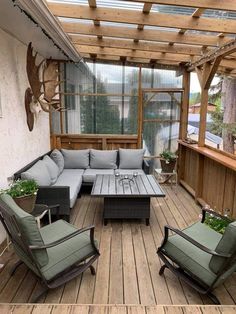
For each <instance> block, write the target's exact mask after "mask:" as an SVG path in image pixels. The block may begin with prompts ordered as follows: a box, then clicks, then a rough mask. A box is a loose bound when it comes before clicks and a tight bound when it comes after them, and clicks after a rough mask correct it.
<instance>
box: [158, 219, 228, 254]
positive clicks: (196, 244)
mask: <svg viewBox="0 0 236 314" xmlns="http://www.w3.org/2000/svg"><path fill="white" fill-rule="evenodd" d="M164 228H165V238H164V240H163V243H162V245H161V247H163V246H164V244H165V243H166V242H167V240H168V237H169V230H171V231H173V232H174V233H176V234H178V235H179V236H180V237H182V238H184V239H185V240H186V241H188V242H190V243H191V244H192V245H194V246H196V247H198V248H199V249H200V250H202V251H204V252H206V253H208V254H211V255H214V256H219V257H226V258H229V257H231V254H220V253H217V252H215V251H213V250H211V249H209V248H207V247H206V246H204V245H202V244H200V243H199V242H197V241H195V240H194V239H193V238H191V237H189V236H188V235H187V234H185V233H184V232H182V231H180V230H178V229H175V228H173V227H171V226H168V225H166V226H165V227H164Z"/></svg>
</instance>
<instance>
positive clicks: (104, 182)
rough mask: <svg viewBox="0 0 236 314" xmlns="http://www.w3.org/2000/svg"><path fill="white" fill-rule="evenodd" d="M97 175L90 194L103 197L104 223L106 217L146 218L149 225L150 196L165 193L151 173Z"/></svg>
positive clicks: (105, 222)
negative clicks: (117, 175)
mask: <svg viewBox="0 0 236 314" xmlns="http://www.w3.org/2000/svg"><path fill="white" fill-rule="evenodd" d="M127 177H128V178H125V176H123V175H121V176H119V177H116V176H115V175H97V176H96V179H95V182H94V184H93V188H92V192H91V195H92V196H98V197H104V212H103V218H104V224H105V225H106V224H107V220H108V219H146V225H149V219H150V198H151V197H164V196H165V194H164V192H163V191H162V189H161V187H160V186H159V184H158V182H157V180H156V179H155V177H154V176H153V175H138V176H137V177H133V176H132V175H129V176H127Z"/></svg>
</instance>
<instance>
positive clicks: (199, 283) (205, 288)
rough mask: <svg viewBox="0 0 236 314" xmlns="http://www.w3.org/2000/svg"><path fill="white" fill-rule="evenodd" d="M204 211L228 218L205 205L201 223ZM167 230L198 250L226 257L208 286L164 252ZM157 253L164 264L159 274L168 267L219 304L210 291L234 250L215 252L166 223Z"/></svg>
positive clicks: (233, 257) (232, 256) (230, 260)
mask: <svg viewBox="0 0 236 314" xmlns="http://www.w3.org/2000/svg"><path fill="white" fill-rule="evenodd" d="M206 213H209V214H212V215H214V216H217V217H219V218H221V219H224V220H228V218H226V217H225V216H222V215H220V214H218V213H216V212H214V211H212V210H210V209H209V207H208V206H206V207H203V208H202V220H201V223H204V221H205V217H206ZM169 230H170V231H172V232H174V233H176V234H178V235H179V236H181V237H182V238H184V239H185V240H187V241H188V242H190V243H191V244H193V245H194V246H196V247H198V248H199V249H200V250H202V251H204V252H206V253H208V254H211V255H212V256H219V257H224V258H226V261H225V262H224V263H223V264H222V266H221V267H220V270H219V271H218V273H217V276H216V279H215V280H214V281H213V282H212V284H211V285H210V286H208V285H206V284H205V283H204V282H202V281H201V280H200V279H199V278H198V277H196V276H195V275H194V274H192V273H191V272H190V271H189V270H187V269H184V268H181V267H180V266H178V261H176V260H175V259H173V257H170V256H168V254H167V253H166V252H165V250H164V249H163V247H164V246H165V244H166V242H167V241H168V237H169ZM157 254H158V256H159V257H160V258H161V260H162V261H163V262H164V265H162V267H161V268H160V271H159V275H160V276H161V275H163V273H164V271H165V268H168V269H169V270H171V271H172V272H173V273H174V274H175V275H176V276H178V277H179V278H180V279H182V280H183V281H185V282H186V283H187V284H189V285H190V286H191V287H193V288H194V289H195V290H197V291H198V292H199V293H201V294H205V295H207V296H208V297H209V298H210V299H211V300H212V301H213V302H214V303H215V304H220V301H219V299H218V298H217V297H216V296H215V295H214V294H213V293H212V291H213V289H214V284H215V283H216V282H217V280H218V279H219V277H220V276H221V275H222V274H223V273H224V272H225V269H226V268H227V267H228V266H230V264H231V262H232V261H233V260H234V259H235V258H236V252H235V253H234V254H221V253H217V252H215V251H212V250H210V249H208V248H207V247H205V246H203V245H201V244H200V243H198V242H197V241H195V240H194V239H192V238H191V237H189V236H188V235H186V234H185V233H183V232H182V231H180V230H178V229H175V228H173V227H171V226H168V225H166V226H165V227H164V239H163V241H162V244H161V246H160V247H159V248H158V250H157ZM169 259H170V260H171V261H169ZM171 262H173V263H174V264H175V265H176V266H175V265H173V263H171Z"/></svg>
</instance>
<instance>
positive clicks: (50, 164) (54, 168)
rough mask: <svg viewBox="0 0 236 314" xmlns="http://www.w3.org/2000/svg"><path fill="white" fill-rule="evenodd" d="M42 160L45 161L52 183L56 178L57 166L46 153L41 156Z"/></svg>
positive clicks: (57, 173) (57, 174)
mask: <svg viewBox="0 0 236 314" xmlns="http://www.w3.org/2000/svg"><path fill="white" fill-rule="evenodd" d="M43 162H44V163H45V165H46V167H47V169H48V172H49V174H50V177H51V182H52V184H54V183H55V182H56V181H57V178H58V176H59V168H58V166H57V165H56V163H55V162H54V161H53V160H52V158H50V157H49V156H48V155H45V156H44V157H43Z"/></svg>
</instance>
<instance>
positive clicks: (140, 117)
mask: <svg viewBox="0 0 236 314" xmlns="http://www.w3.org/2000/svg"><path fill="white" fill-rule="evenodd" d="M142 97H143V95H142V67H141V65H140V66H139V76H138V148H141V147H142V132H143V130H142V129H143V128H142V126H143V123H142V120H143V99H142Z"/></svg>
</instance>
